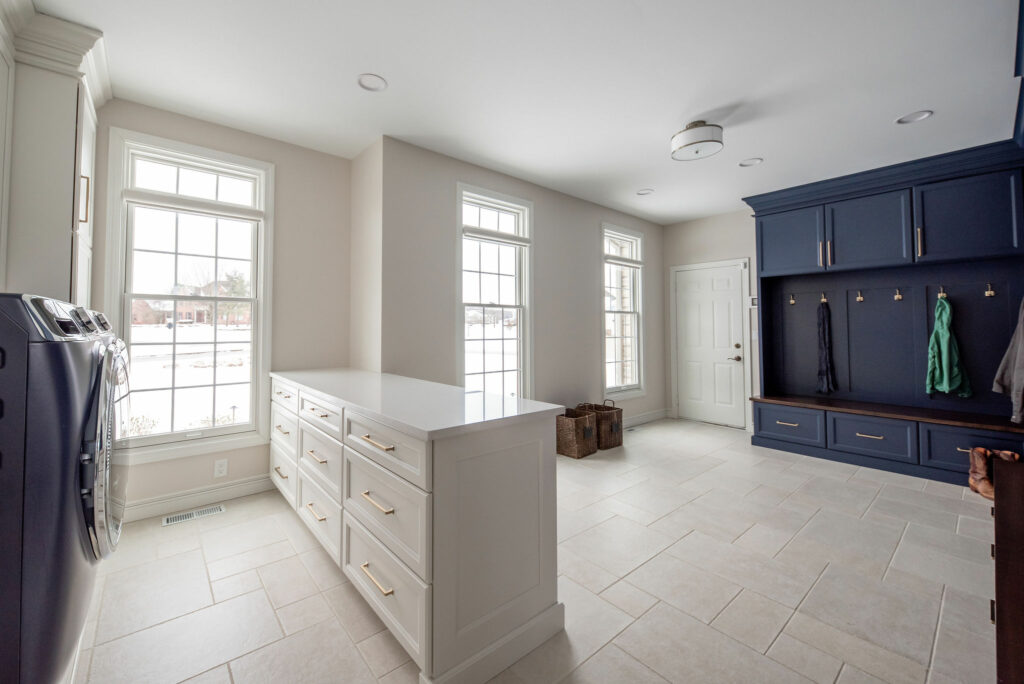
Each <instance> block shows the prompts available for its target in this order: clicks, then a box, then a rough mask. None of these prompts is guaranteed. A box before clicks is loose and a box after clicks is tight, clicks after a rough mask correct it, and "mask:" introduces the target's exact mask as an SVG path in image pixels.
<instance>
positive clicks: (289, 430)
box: [270, 403, 299, 461]
mask: <svg viewBox="0 0 1024 684" xmlns="http://www.w3.org/2000/svg"><path fill="white" fill-rule="evenodd" d="M270 440H271V442H273V443H274V444H277V445H278V446H280V447H281V448H282V449H284V450H285V451H287V452H288V455H289V456H291V458H292V460H296V461H297V454H298V447H299V421H298V420H297V419H296V418H295V414H294V413H292V412H291V411H288V410H286V409H284V408H282V407H281V406H280V405H278V404H274V403H271V404H270Z"/></svg>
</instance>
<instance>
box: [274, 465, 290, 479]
mask: <svg viewBox="0 0 1024 684" xmlns="http://www.w3.org/2000/svg"><path fill="white" fill-rule="evenodd" d="M274 472H275V473H277V476H278V477H279V478H281V479H282V480H287V479H288V476H287V475H285V474H284V473H282V472H281V466H274Z"/></svg>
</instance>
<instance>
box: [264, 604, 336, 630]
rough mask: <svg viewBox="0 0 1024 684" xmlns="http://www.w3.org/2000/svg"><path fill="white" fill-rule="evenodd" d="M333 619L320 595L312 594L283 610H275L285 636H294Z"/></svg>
mask: <svg viewBox="0 0 1024 684" xmlns="http://www.w3.org/2000/svg"><path fill="white" fill-rule="evenodd" d="M333 617H334V611H332V610H331V607H330V606H328V605H327V601H325V600H324V597H323V595H322V594H313V595H312V596H310V597H308V598H304V599H302V600H301V601H296V602H295V603H289V604H288V605H287V606H285V607H284V608H278V609H277V619H278V620H279V621H280V622H281V627H283V628H284V633H285V634H295V633H296V632H301V631H302V630H304V629H306V628H307V627H311V626H312V625H317V624H320V623H321V622H324V621H326V620H330V619H332V618H333Z"/></svg>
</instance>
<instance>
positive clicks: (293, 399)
mask: <svg viewBox="0 0 1024 684" xmlns="http://www.w3.org/2000/svg"><path fill="white" fill-rule="evenodd" d="M270 398H271V400H272V401H276V402H277V403H278V404H280V405H281V406H284V407H285V408H286V409H288V410H289V411H291V412H292V413H298V412H299V390H298V388H297V387H295V386H294V385H290V384H288V383H286V382H282V381H281V380H278V379H277V378H273V379H272V380H271V383H270Z"/></svg>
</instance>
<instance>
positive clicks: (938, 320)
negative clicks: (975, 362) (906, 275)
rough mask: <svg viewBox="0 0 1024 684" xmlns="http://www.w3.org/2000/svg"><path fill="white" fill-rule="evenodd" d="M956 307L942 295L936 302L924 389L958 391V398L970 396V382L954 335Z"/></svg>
mask: <svg viewBox="0 0 1024 684" xmlns="http://www.w3.org/2000/svg"><path fill="white" fill-rule="evenodd" d="M952 323H953V309H952V307H951V306H950V305H949V299H947V298H942V299H940V300H938V301H937V302H936V303H935V328H934V329H933V330H932V337H931V339H930V340H928V377H927V378H926V379H925V391H926V392H927V393H928V394H934V393H935V392H947V393H949V392H956V395H957V396H958V397H964V398H966V397H969V396H971V394H972V392H971V383H970V382H968V380H967V370H966V369H965V368H964V366H963V362H962V361H961V359H960V347H959V346H957V343H956V337H954V336H953V329H952Z"/></svg>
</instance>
